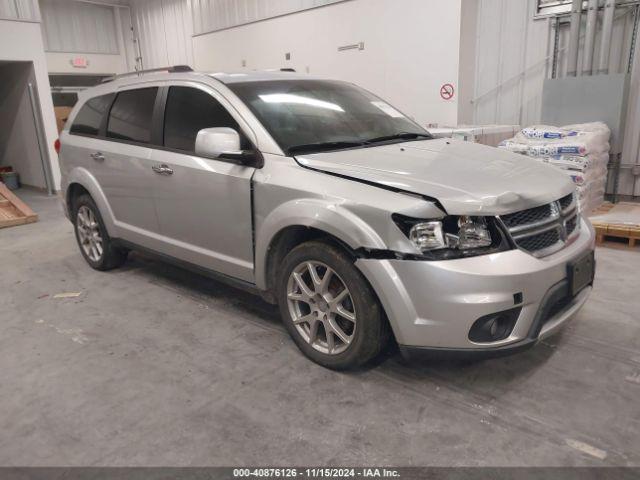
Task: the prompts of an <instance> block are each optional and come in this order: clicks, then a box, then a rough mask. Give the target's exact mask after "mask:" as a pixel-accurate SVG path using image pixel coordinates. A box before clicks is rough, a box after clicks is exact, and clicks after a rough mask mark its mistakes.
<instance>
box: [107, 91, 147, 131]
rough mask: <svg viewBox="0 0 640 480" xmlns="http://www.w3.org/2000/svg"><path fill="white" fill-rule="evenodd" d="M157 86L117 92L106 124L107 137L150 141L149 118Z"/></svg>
mask: <svg viewBox="0 0 640 480" xmlns="http://www.w3.org/2000/svg"><path fill="white" fill-rule="evenodd" d="M157 93H158V88H157V87H154V88H140V89H137V90H126V91H124V92H120V93H118V96H117V97H116V100H115V102H113V107H111V112H110V113H109V123H108V124H107V137H110V138H118V139H120V140H129V141H132V142H140V143H149V142H151V119H152V117H153V106H154V104H155V101H156V95H157Z"/></svg>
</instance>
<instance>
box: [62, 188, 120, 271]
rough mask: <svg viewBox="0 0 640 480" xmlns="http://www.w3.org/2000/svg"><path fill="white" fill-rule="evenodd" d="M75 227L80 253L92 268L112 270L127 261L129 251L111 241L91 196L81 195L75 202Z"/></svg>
mask: <svg viewBox="0 0 640 480" xmlns="http://www.w3.org/2000/svg"><path fill="white" fill-rule="evenodd" d="M73 225H74V229H75V233H76V240H77V242H78V247H80V253H82V256H83V257H84V259H85V260H86V261H87V263H88V264H89V265H90V266H91V268H94V269H96V270H101V271H105V270H111V269H113V268H116V267H119V266H120V265H122V264H123V263H124V261H125V260H126V259H127V251H126V250H124V249H121V248H118V247H116V246H115V245H114V244H113V242H112V241H111V238H110V237H109V234H108V233H107V229H106V228H105V226H104V222H103V221H102V216H101V215H100V210H98V207H97V206H96V204H95V202H94V201H93V198H91V197H90V196H89V195H86V194H85V195H80V196H79V197H78V198H77V200H76V201H75V203H74V215H73Z"/></svg>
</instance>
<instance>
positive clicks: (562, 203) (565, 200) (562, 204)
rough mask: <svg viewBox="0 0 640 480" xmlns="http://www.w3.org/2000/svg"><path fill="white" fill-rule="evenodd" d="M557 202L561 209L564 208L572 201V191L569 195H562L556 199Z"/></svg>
mask: <svg viewBox="0 0 640 480" xmlns="http://www.w3.org/2000/svg"><path fill="white" fill-rule="evenodd" d="M558 202H559V203H560V208H561V209H562V210H566V209H567V208H569V207H570V206H571V204H572V203H573V193H570V194H569V195H567V196H565V197H562V198H561V199H560V200H558Z"/></svg>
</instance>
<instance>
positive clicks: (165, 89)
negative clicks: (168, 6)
mask: <svg viewBox="0 0 640 480" xmlns="http://www.w3.org/2000/svg"><path fill="white" fill-rule="evenodd" d="M171 87H188V88H195V87H190V86H188V85H144V84H141V85H139V86H135V87H133V88H123V89H118V90H114V91H111V92H108V93H103V94H100V95H96V96H95V97H91V98H89V99H87V100H86V102H88V101H89V100H91V99H92V98H96V97H100V96H102V95H113V98H112V99H111V102H110V104H109V108H108V109H107V111H106V113H105V115H104V116H103V117H102V123H101V124H100V129H99V131H98V135H89V134H84V133H71V132H69V133H70V134H71V135H77V136H81V137H87V138H94V139H97V140H104V141H106V142H114V143H123V144H125V145H133V146H138V147H145V148H150V149H154V150H162V151H166V152H171V153H178V154H181V155H188V156H194V157H198V158H204V159H206V160H215V161H219V162H225V163H232V164H235V165H243V166H246V164H245V163H244V162H243V161H242V160H240V159H234V158H210V157H201V156H199V155H196V154H195V152H187V151H185V150H178V149H174V148H169V147H165V146H164V116H165V110H166V106H167V99H168V96H169V88H171ZM144 88H157V89H158V91H157V93H156V100H155V104H154V107H153V114H152V116H151V141H150V142H149V143H143V142H136V141H132V140H124V139H120V138H113V137H107V124H108V122H109V116H110V115H111V109H112V108H113V104H114V103H115V101H116V98H118V94H119V93H120V92H123V91H128V90H141V89H144ZM203 91H204V92H205V93H208V92H207V91H205V90H203ZM208 94H209V93H208ZM209 95H211V94H209ZM212 98H213V99H214V100H216V101H218V102H219V103H220V105H221V106H222V107H223V108H224V109H225V110H227V112H228V113H229V115H230V116H231V117H232V118H234V119H235V117H234V116H233V115H232V114H231V112H230V111H229V109H228V108H227V107H226V106H225V105H224V104H223V103H222V102H220V101H219V100H218V99H217V98H215V97H213V95H212ZM86 102H85V103H86ZM83 106H84V103H83ZM80 108H82V107H80ZM241 118H242V117H241ZM237 123H238V128H239V129H240V131H239V132H238V133H239V134H240V135H243V136H244V137H245V138H246V140H247V142H248V143H249V145H250V147H251V148H250V149H249V150H247V151H252V152H255V153H256V154H257V155H258V156H260V157H261V156H262V153H261V152H260V150H258V148H257V147H256V144H255V142H254V141H253V139H252V137H251V136H250V135H247V133H246V131H245V129H244V128H243V126H242V122H239V121H237ZM262 165H263V162H257V164H256V165H255V166H252V167H251V168H256V169H259V168H262Z"/></svg>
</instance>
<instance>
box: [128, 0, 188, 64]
mask: <svg viewBox="0 0 640 480" xmlns="http://www.w3.org/2000/svg"><path fill="white" fill-rule="evenodd" d="M131 19H132V23H133V28H134V31H135V35H136V36H137V38H138V42H139V52H138V53H139V54H140V55H141V56H142V66H143V68H145V69H147V68H160V67H166V66H167V65H189V66H193V63H194V62H193V47H192V40H191V35H192V34H193V19H192V14H191V0H131Z"/></svg>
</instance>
